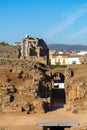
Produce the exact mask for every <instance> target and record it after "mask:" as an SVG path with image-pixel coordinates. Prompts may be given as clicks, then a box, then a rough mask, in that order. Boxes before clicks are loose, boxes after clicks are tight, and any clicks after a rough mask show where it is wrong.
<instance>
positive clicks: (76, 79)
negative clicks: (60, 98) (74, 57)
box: [65, 66, 87, 113]
mask: <svg viewBox="0 0 87 130" xmlns="http://www.w3.org/2000/svg"><path fill="white" fill-rule="evenodd" d="M74 69H75V70H74ZM74 69H73V67H72V69H71V68H70V69H69V68H68V69H66V80H65V91H66V105H65V108H66V110H68V111H69V110H71V111H72V112H73V113H77V112H86V113H87V84H86V83H87V82H86V78H85V77H86V75H87V73H86V71H84V72H83V71H82V70H83V68H82V69H81V66H80V68H74ZM77 71H78V73H77ZM80 71H81V72H80Z"/></svg>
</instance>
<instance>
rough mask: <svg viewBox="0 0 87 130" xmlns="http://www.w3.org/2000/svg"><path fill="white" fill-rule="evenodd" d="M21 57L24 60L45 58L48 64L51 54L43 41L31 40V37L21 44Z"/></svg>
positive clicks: (27, 36)
mask: <svg viewBox="0 0 87 130" xmlns="http://www.w3.org/2000/svg"><path fill="white" fill-rule="evenodd" d="M21 57H22V58H31V57H37V58H39V57H40V58H42V57H43V58H44V59H46V60H47V62H48V58H49V53H48V47H47V45H46V43H45V42H44V40H43V39H39V38H31V37H29V35H26V37H25V38H24V39H23V40H22V43H21Z"/></svg>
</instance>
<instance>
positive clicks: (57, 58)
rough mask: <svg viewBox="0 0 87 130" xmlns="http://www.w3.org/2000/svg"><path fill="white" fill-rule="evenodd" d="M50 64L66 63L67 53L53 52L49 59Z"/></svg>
mask: <svg viewBox="0 0 87 130" xmlns="http://www.w3.org/2000/svg"><path fill="white" fill-rule="evenodd" d="M50 62H51V65H55V64H60V65H66V64H68V54H58V53H54V54H53V55H52V57H51V59H50Z"/></svg>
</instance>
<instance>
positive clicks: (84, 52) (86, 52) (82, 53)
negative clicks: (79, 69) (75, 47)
mask: <svg viewBox="0 0 87 130" xmlns="http://www.w3.org/2000/svg"><path fill="white" fill-rule="evenodd" d="M77 55H87V51H80V52H77Z"/></svg>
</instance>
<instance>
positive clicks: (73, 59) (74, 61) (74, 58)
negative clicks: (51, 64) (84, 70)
mask: <svg viewBox="0 0 87 130" xmlns="http://www.w3.org/2000/svg"><path fill="white" fill-rule="evenodd" d="M79 58H80V56H78V55H70V56H69V57H68V64H81V62H80V60H79Z"/></svg>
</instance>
